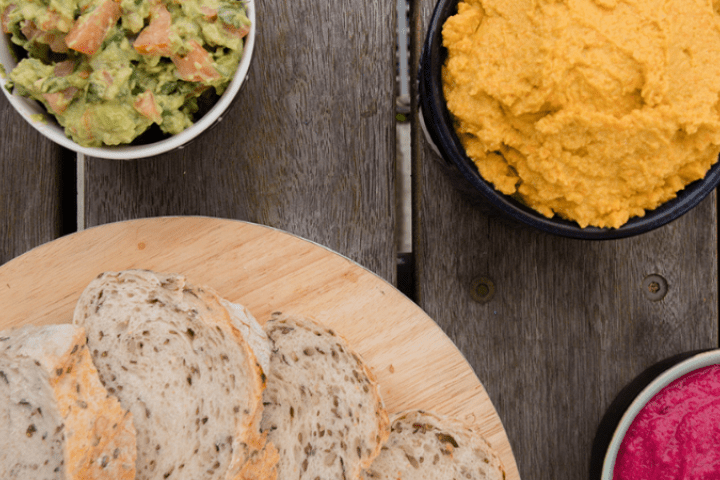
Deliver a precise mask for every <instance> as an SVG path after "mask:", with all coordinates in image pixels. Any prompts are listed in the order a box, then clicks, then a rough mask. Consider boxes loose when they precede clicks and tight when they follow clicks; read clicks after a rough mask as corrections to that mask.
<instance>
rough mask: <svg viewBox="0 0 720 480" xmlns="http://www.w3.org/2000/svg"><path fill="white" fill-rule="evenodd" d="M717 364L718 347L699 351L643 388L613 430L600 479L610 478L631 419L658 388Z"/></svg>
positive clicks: (718, 361) (610, 479)
mask: <svg viewBox="0 0 720 480" xmlns="http://www.w3.org/2000/svg"><path fill="white" fill-rule="evenodd" d="M718 364H720V349H712V350H708V351H704V352H700V353H697V354H695V355H693V356H691V357H689V358H686V359H685V360H682V361H680V362H678V363H677V364H675V365H673V366H671V367H670V368H668V369H667V370H665V371H664V372H662V373H661V374H659V375H658V376H657V377H656V378H655V379H654V380H652V381H651V382H650V383H649V384H648V385H647V386H646V387H645V388H643V389H642V390H641V391H640V393H639V394H638V395H637V396H636V397H635V399H634V400H633V401H632V403H630V406H629V407H628V408H627V409H626V410H625V413H623V415H622V417H621V418H620V422H619V423H618V425H617V427H616V428H615V431H614V432H613V435H612V438H611V440H610V444H609V446H608V449H607V452H606V453H605V457H604V460H603V465H602V472H601V477H600V478H601V480H612V478H613V473H614V470H615V459H616V458H617V454H618V451H619V450H620V446H621V444H622V441H623V439H624V437H625V434H626V433H627V431H628V429H629V428H630V425H631V424H632V422H633V420H635V417H637V415H638V413H640V410H642V409H643V407H644V406H645V405H646V404H647V403H648V402H649V401H650V400H651V399H652V398H653V397H654V396H655V395H657V394H658V393H659V392H660V390H662V389H663V388H665V387H666V386H668V385H669V384H670V383H672V382H673V381H675V380H677V379H678V378H680V377H682V376H683V375H685V374H687V373H690V372H692V371H694V370H697V369H700V368H703V367H708V366H710V365H718Z"/></svg>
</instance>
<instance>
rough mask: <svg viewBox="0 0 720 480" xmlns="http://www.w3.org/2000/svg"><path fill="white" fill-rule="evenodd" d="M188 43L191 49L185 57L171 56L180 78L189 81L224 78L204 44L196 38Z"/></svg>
mask: <svg viewBox="0 0 720 480" xmlns="http://www.w3.org/2000/svg"><path fill="white" fill-rule="evenodd" d="M188 45H189V47H190V50H189V51H188V53H187V54H186V55H185V56H184V57H181V56H179V55H173V56H172V57H171V59H172V61H173V63H174V64H175V67H177V70H178V74H179V75H180V78H182V79H183V80H186V81H188V82H202V81H209V80H217V79H219V78H222V76H221V75H220V73H218V71H217V70H215V67H213V66H212V57H211V56H210V53H208V51H207V50H205V49H204V48H203V47H202V45H200V44H199V43H197V42H196V41H195V40H190V41H189V42H188Z"/></svg>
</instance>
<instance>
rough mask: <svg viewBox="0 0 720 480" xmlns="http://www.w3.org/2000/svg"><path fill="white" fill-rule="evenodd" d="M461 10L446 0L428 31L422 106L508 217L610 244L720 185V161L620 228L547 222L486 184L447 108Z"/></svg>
mask: <svg viewBox="0 0 720 480" xmlns="http://www.w3.org/2000/svg"><path fill="white" fill-rule="evenodd" d="M456 11H457V0H440V1H439V2H438V3H437V4H436V5H435V9H434V11H433V14H432V18H431V20H430V24H429V26H428V31H427V36H426V38H425V42H424V44H423V48H422V51H421V54H420V64H419V71H418V80H419V82H418V93H419V106H420V110H421V114H422V116H423V121H424V123H425V127H426V129H427V133H428V134H429V135H430V138H431V140H432V141H433V143H434V144H435V145H436V146H437V148H438V150H439V151H440V153H441V155H442V157H443V158H444V159H445V160H446V161H450V162H452V165H453V166H454V167H455V168H457V169H458V170H459V171H460V173H461V174H462V175H463V177H464V178H465V179H466V180H467V181H468V182H469V183H470V184H471V185H472V186H473V187H474V188H475V189H476V190H477V191H478V192H480V193H481V194H482V196H483V197H484V198H485V199H487V200H488V201H489V202H490V203H491V204H492V205H494V206H495V207H497V208H498V209H500V211H502V212H503V213H505V214H507V215H509V216H510V217H512V218H514V219H515V220H518V221H520V222H522V223H524V224H526V225H529V226H531V227H535V228H537V229H539V230H542V231H545V232H548V233H552V234H555V235H560V236H564V237H570V238H578V239H585V240H609V239H617V238H625V237H630V236H634V235H638V234H641V233H645V232H649V231H651V230H654V229H656V228H658V227H661V226H663V225H665V224H667V223H669V222H671V221H673V220H675V219H677V218H678V217H680V216H681V215H683V214H685V213H687V212H688V211H690V210H691V209H692V208H693V207H695V206H696V205H697V204H698V203H700V201H702V200H703V199H704V198H705V197H706V196H707V195H708V194H710V192H712V191H713V190H714V189H715V188H716V187H717V185H718V183H720V162H716V163H715V164H714V165H713V166H712V167H711V168H710V170H709V171H708V173H707V174H706V175H705V177H704V178H703V179H701V180H697V181H695V182H693V183H691V184H689V185H687V186H686V187H685V188H684V189H683V190H681V191H680V192H678V194H677V197H675V198H674V199H672V200H669V201H667V202H665V203H664V204H662V205H660V206H659V207H658V208H656V209H654V210H651V211H646V212H645V216H643V217H634V218H632V219H630V220H629V221H628V222H627V223H625V224H624V225H622V226H621V227H619V228H615V229H611V228H598V227H585V228H581V227H580V226H579V225H578V224H577V223H575V222H571V221H569V220H565V219H563V218H560V217H558V216H557V215H556V216H555V217H553V218H547V217H545V216H543V215H542V214H540V213H538V212H536V211H535V210H533V209H531V208H530V207H528V206H527V205H524V204H523V203H521V202H519V201H517V200H515V199H514V198H512V197H510V196H508V195H504V194H502V193H500V192H498V191H497V190H495V188H494V187H493V185H492V184H491V183H489V182H487V181H486V180H484V179H483V178H482V177H481V176H480V174H479V173H478V170H477V168H476V167H475V165H474V164H473V162H472V161H471V160H470V159H469V158H468V157H467V155H466V154H465V150H464V149H463V147H462V144H461V143H460V140H459V139H458V137H457V135H456V134H455V130H454V128H453V121H452V118H451V116H450V113H449V112H448V110H447V107H446V105H445V96H444V94H443V89H442V78H441V73H442V72H441V71H442V65H443V63H444V62H445V58H446V56H447V52H446V50H445V48H444V47H443V46H442V26H443V24H444V23H445V20H446V19H447V18H448V17H449V16H450V15H453V14H454V13H455V12H456Z"/></svg>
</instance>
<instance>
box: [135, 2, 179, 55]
mask: <svg viewBox="0 0 720 480" xmlns="http://www.w3.org/2000/svg"><path fill="white" fill-rule="evenodd" d="M171 26H172V15H170V12H168V10H167V8H165V5H156V6H155V7H154V8H153V9H152V14H151V20H150V25H148V26H147V27H145V28H144V29H143V30H142V31H141V32H140V34H139V35H138V36H137V38H136V39H135V42H133V47H135V50H137V51H138V52H139V53H141V54H145V55H165V56H170V55H172V53H173V52H172V46H171V44H170V33H171V31H170V27H171Z"/></svg>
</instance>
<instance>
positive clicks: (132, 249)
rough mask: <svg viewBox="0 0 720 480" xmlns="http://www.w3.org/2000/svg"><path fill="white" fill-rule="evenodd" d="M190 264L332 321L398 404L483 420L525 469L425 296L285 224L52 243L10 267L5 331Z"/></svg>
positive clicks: (66, 315)
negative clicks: (427, 309)
mask: <svg viewBox="0 0 720 480" xmlns="http://www.w3.org/2000/svg"><path fill="white" fill-rule="evenodd" d="M128 268H145V269H150V270H155V271H159V272H176V273H182V274H184V275H186V276H187V277H188V279H189V281H191V282H192V283H195V284H199V285H207V286H209V287H212V288H214V289H215V290H217V291H218V293H219V294H220V295H222V296H223V297H225V298H227V299H228V300H230V301H233V302H237V303H240V304H243V305H245V306H246V307H247V308H248V309H249V310H250V311H251V312H252V313H253V315H254V316H255V317H256V318H257V319H258V321H259V322H260V323H264V322H265V321H266V320H267V318H269V316H270V314H271V313H272V312H275V311H283V312H287V313H296V314H300V315H306V316H308V317H311V318H314V319H315V320H316V321H318V322H321V323H323V324H326V325H328V326H331V327H332V328H334V329H335V330H336V331H337V332H338V333H340V334H341V335H343V336H344V337H345V338H346V339H347V340H348V342H349V343H350V344H351V345H352V346H353V347H354V348H355V349H356V350H357V352H358V353H360V354H361V355H362V356H363V357H364V358H365V360H366V361H367V363H368V364H369V365H370V367H371V368H372V369H373V371H374V373H375V374H376V376H377V378H378V382H379V384H380V390H381V394H382V396H383V400H384V401H385V405H386V407H387V409H388V411H389V412H390V413H393V412H398V411H400V410H403V409H408V408H423V409H426V410H434V411H437V412H439V413H442V414H446V415H451V416H453V417H455V418H458V419H460V420H462V421H464V422H466V423H467V424H469V425H473V426H474V427H476V428H477V429H478V430H479V431H480V432H481V433H482V434H483V435H484V436H485V437H486V438H487V439H488V440H489V441H490V443H491V444H492V445H493V446H494V447H495V449H496V450H497V451H498V452H499V454H500V457H501V458H502V460H503V462H504V464H505V468H506V472H507V479H508V480H518V479H519V478H520V477H519V474H518V470H517V465H516V463H515V459H514V457H513V454H512V450H511V447H510V443H509V442H508V439H507V436H506V434H505V430H504V428H503V426H502V423H501V421H500V418H499V417H498V415H497V412H496V411H495V408H494V406H493V405H492V402H491V401H490V398H489V397H488V395H487V393H486V391H485V389H484V388H483V386H482V384H481V383H480V381H479V380H478V378H477V376H476V375H475V373H474V372H473V370H472V368H471V367H470V365H469V364H468V363H467V361H466V360H465V358H464V357H463V356H462V354H461V353H460V351H459V350H458V349H457V348H456V347H455V345H454V344H453V343H452V342H451V341H450V339H449V338H448V337H447V336H446V335H445V334H444V333H443V332H442V330H441V329H440V328H439V327H438V326H437V324H435V322H434V321H433V320H432V319H430V317H428V316H427V315H426V314H425V313H424V312H423V311H422V310H421V309H420V308H419V307H418V306H417V305H415V303H413V302H412V301H410V300H409V299H408V298H407V297H405V296H404V295H403V294H402V293H400V292H399V291H398V290H397V289H395V288H394V287H393V286H392V285H390V284H389V283H387V282H386V281H384V280H383V279H381V278H379V277H378V276H376V275H375V274H373V273H371V272H369V271H368V270H365V269H364V268H362V267H360V266H359V265H358V264H356V263H354V262H353V261H351V260H349V259H347V258H345V257H343V256H341V255H339V254H337V253H335V252H332V251H330V250H328V249H326V248H324V247H322V246H319V245H317V244H315V243H312V242H310V241H307V240H303V239H301V238H298V237H296V236H293V235H290V234H288V233H285V232H281V231H279V230H275V229H272V228H269V227H264V226H260V225H255V224H251V223H246V222H240V221H234V220H221V219H215V218H207V217H162V218H152V219H143V220H132V221H126V222H119V223H113V224H107V225H103V226H99V227H94V228H91V229H88V230H84V231H82V232H78V233H75V234H72V235H68V236H66V237H63V238H60V239H58V240H55V241H53V242H50V243H47V244H45V245H42V246H40V247H38V248H35V249H33V250H31V251H30V252H27V253H25V254H24V255H21V256H19V257H17V258H15V259H13V260H11V261H10V262H8V263H6V264H5V265H3V266H2V267H0V308H2V310H3V315H2V317H1V318H0V330H2V329H7V328H11V327H16V326H19V325H23V324H26V323H34V324H49V323H62V322H69V321H70V320H71V318H72V312H73V309H74V306H75V302H76V301H77V298H78V297H79V295H80V293H81V292H82V291H83V289H84V288H85V286H86V285H87V284H88V283H89V282H90V281H91V280H92V279H93V278H94V277H96V276H97V275H98V274H100V273H102V272H104V271H117V270H124V269H128Z"/></svg>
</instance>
